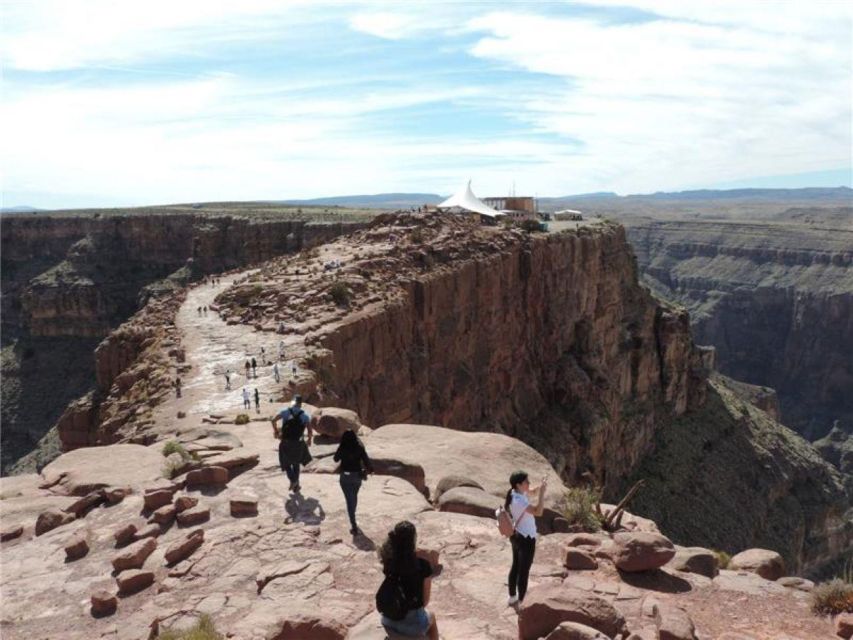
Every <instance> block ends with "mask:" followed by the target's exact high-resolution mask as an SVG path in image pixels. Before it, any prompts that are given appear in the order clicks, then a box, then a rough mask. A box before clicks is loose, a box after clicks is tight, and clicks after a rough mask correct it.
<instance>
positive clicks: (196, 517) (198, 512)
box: [178, 507, 210, 527]
mask: <svg viewBox="0 0 853 640" xmlns="http://www.w3.org/2000/svg"><path fill="white" fill-rule="evenodd" d="M208 520H210V509H209V508H207V507H193V508H192V509H187V510H186V511H181V512H180V513H179V514H178V524H179V525H181V526H182V527H191V526H193V525H197V524H201V523H202V522H207V521H208Z"/></svg>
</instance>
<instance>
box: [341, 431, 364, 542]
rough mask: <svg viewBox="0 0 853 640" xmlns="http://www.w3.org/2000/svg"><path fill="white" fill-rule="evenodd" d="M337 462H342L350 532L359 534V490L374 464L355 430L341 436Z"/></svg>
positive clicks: (342, 489)
mask: <svg viewBox="0 0 853 640" xmlns="http://www.w3.org/2000/svg"><path fill="white" fill-rule="evenodd" d="M334 460H335V462H340V463H341V468H340V473H341V491H343V492H344V499H345V500H346V503H347V515H348V516H349V523H350V531H349V532H350V533H351V534H352V535H354V536H355V535H358V533H359V531H358V525H357V524H356V522H355V508H356V506H358V490H359V489H361V481H362V480H367V474H368V473H373V465H371V464H370V458H368V457H367V451H365V450H364V445H363V444H362V443H361V441H360V440H359V439H358V436H356V435H355V431H353V430H352V429H347V430H346V431H344V435H343V436H341V443H340V444H339V445H338V450H337V451H335V455H334Z"/></svg>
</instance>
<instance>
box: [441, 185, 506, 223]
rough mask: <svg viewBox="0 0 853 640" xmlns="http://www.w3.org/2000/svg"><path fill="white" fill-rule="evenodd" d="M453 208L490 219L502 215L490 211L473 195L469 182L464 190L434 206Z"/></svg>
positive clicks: (487, 206)
mask: <svg viewBox="0 0 853 640" xmlns="http://www.w3.org/2000/svg"><path fill="white" fill-rule="evenodd" d="M454 207H458V208H459V209H465V210H466V211H473V212H475V213H479V214H481V215H484V216H489V217H490V218H494V217H496V216H499V215H502V214H501V212H500V211H497V210H495V209H492V208H491V207H490V206H489V205H487V204H486V203H485V202H483V201H482V200H480V199H479V198H478V197H477V196H475V195H474V192H473V191H471V181H470V180H469V181H468V185H467V186H466V187H465V188H464V189H460V190H459V191H458V192H457V193H455V194H454V195H452V196H450V197H449V198H448V199H447V200H445V201H444V202H442V203H440V204H438V205H437V206H436V208H437V209H453V208H454Z"/></svg>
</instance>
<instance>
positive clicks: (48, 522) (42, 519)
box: [36, 509, 75, 536]
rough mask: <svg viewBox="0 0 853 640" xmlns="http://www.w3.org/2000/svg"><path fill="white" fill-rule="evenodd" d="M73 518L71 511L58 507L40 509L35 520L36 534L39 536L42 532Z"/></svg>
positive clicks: (71, 520) (66, 522)
mask: <svg viewBox="0 0 853 640" xmlns="http://www.w3.org/2000/svg"><path fill="white" fill-rule="evenodd" d="M74 520H75V518H74V514H73V513H65V512H64V511H59V510H58V509H48V510H47V511H42V512H41V513H40V514H39V517H38V519H37V520H36V535H37V536H40V535H42V534H43V533H47V532H48V531H52V530H53V529H56V527H59V526H62V525H64V524H68V523H69V522H73V521H74Z"/></svg>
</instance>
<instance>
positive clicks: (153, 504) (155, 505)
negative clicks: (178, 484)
mask: <svg viewBox="0 0 853 640" xmlns="http://www.w3.org/2000/svg"><path fill="white" fill-rule="evenodd" d="M143 499H144V500H145V508H146V509H147V510H148V511H154V510H155V509H159V508H160V507H163V506H165V505H167V504H171V503H172V492H171V491H169V490H168V489H155V490H154V491H150V492H148V493H146V494H145V496H144V497H143Z"/></svg>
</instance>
